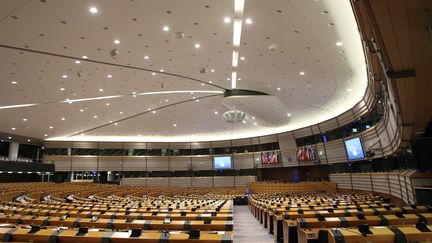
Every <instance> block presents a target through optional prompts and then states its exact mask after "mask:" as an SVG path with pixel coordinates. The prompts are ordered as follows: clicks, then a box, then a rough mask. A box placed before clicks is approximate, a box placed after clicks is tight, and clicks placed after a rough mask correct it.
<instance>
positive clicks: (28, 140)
mask: <svg viewBox="0 0 432 243" xmlns="http://www.w3.org/2000/svg"><path fill="white" fill-rule="evenodd" d="M27 142H30V139H27ZM20 172H21V171H20ZM18 173H19V172H18ZM21 173H22V172H21ZM21 173H20V174H21Z"/></svg>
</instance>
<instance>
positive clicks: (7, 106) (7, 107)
mask: <svg viewBox="0 0 432 243" xmlns="http://www.w3.org/2000/svg"><path fill="white" fill-rule="evenodd" d="M35 105H38V104H22V105H6V106H0V110H3V109H13V108H21V107H28V106H35Z"/></svg>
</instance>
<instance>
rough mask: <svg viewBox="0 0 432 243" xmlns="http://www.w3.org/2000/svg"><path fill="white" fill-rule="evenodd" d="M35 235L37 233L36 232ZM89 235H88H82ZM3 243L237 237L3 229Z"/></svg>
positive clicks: (205, 242) (205, 241)
mask: <svg viewBox="0 0 432 243" xmlns="http://www.w3.org/2000/svg"><path fill="white" fill-rule="evenodd" d="M32 231H33V232H32ZM82 232H85V231H82ZM0 239H2V242H44V243H46V242H48V243H58V242H60V243H128V242H149V243H152V242H153V243H168V242H176V243H186V242H191V241H199V242H200V243H230V242H232V240H233V236H232V234H231V233H228V232H212V233H201V234H199V236H198V237H197V238H195V239H191V234H187V233H185V232H171V233H159V232H146V231H141V232H139V233H137V234H135V235H133V232H132V230H129V231H126V232H114V231H100V230H97V229H94V230H91V229H90V230H88V231H87V232H85V233H80V230H62V229H60V230H59V229H54V228H52V229H40V230H32V229H25V228H0Z"/></svg>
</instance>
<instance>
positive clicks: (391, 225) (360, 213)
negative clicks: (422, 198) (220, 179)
mask: <svg viewBox="0 0 432 243" xmlns="http://www.w3.org/2000/svg"><path fill="white" fill-rule="evenodd" d="M249 208H250V210H251V212H252V214H253V215H254V216H255V217H256V218H257V220H259V221H260V222H261V223H262V224H263V225H264V227H265V228H267V229H268V230H269V233H271V234H274V237H275V241H277V242H381V241H380V240H379V239H384V238H385V239H388V237H390V238H391V237H393V238H392V239H397V238H398V239H399V238H403V237H405V239H408V238H409V239H417V238H418V239H420V238H421V239H423V238H424V237H426V238H427V237H430V238H428V239H430V240H432V238H431V237H432V233H428V232H429V226H428V225H427V224H428V223H432V213H430V211H431V210H430V208H429V207H427V206H416V205H411V206H403V207H395V206H394V205H392V204H390V202H389V200H386V199H383V198H382V197H380V196H377V195H372V194H364V193H355V194H348V195H346V194H328V193H311V194H304V193H303V194H277V193H274V194H253V195H252V196H250V198H249ZM399 228H401V229H399ZM375 229H377V230H375ZM381 229H387V231H386V230H384V231H383V230H381ZM407 229H409V230H408V232H412V234H411V235H409V236H408V235H405V234H404V233H403V232H404V231H403V230H407ZM389 230H390V232H396V233H393V234H392V235H391V236H389V234H387V236H385V237H378V235H379V234H384V233H388V232H389ZM374 232H376V234H378V235H376V234H375V233H374ZM400 232H402V233H400ZM421 233H423V234H421ZM386 237H387V238H386ZM416 237H417V238H416ZM372 239H373V240H372ZM383 242H384V241H383Z"/></svg>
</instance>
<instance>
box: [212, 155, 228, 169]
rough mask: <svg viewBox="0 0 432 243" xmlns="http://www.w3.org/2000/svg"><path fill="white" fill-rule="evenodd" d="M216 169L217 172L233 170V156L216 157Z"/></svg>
mask: <svg viewBox="0 0 432 243" xmlns="http://www.w3.org/2000/svg"><path fill="white" fill-rule="evenodd" d="M214 168H215V169H216V170H223V169H231V168H232V163H231V156H221V157H214Z"/></svg>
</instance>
